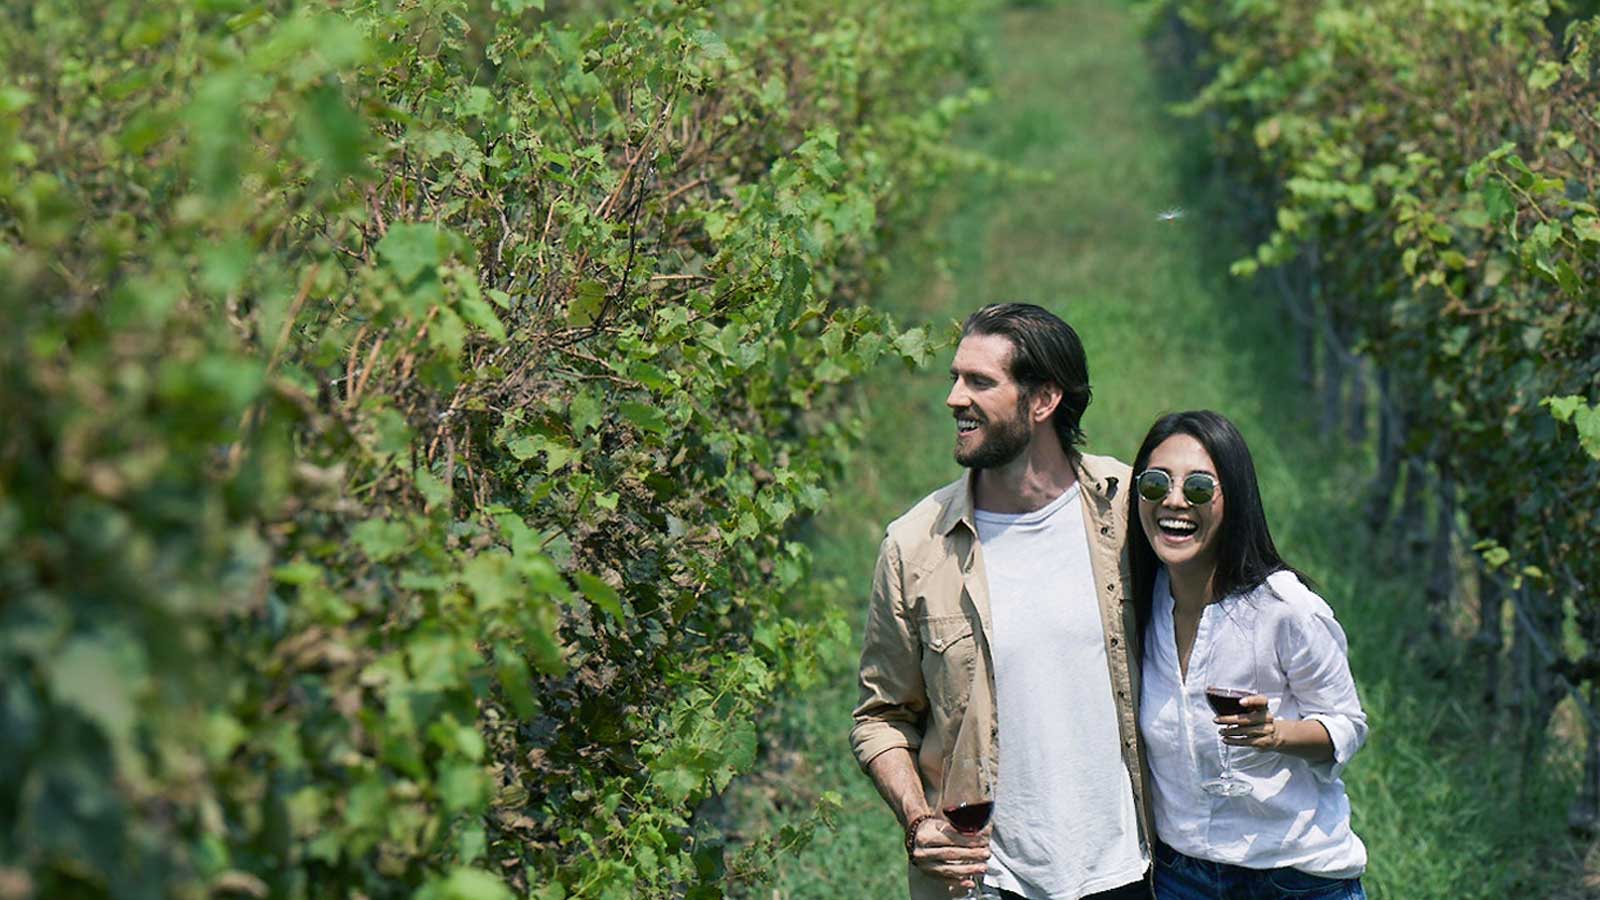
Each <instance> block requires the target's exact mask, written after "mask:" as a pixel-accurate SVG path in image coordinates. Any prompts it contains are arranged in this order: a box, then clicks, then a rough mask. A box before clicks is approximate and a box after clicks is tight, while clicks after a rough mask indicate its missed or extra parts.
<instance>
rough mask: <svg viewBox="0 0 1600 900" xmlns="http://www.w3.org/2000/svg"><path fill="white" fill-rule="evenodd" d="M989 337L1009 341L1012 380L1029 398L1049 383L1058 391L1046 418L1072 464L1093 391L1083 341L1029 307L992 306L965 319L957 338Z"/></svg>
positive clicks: (1043, 312) (1052, 316)
mask: <svg viewBox="0 0 1600 900" xmlns="http://www.w3.org/2000/svg"><path fill="white" fill-rule="evenodd" d="M973 334H994V335H999V336H1001V337H1003V338H1006V339H1007V340H1009V341H1010V342H1011V348H1012V349H1011V365H1010V374H1011V380H1012V381H1015V382H1016V383H1017V385H1018V387H1020V388H1021V389H1022V395H1023V397H1024V398H1025V399H1026V398H1029V397H1031V396H1032V395H1033V392H1034V391H1036V390H1038V389H1039V388H1041V387H1043V386H1045V385H1047V384H1053V385H1055V386H1056V387H1058V388H1060V389H1061V403H1060V404H1059V405H1058V406H1057V407H1056V412H1055V415H1054V416H1053V417H1051V420H1050V421H1051V424H1053V425H1054V426H1055V429H1056V436H1057V437H1059V438H1060V439H1061V449H1062V450H1064V451H1066V454H1067V456H1068V457H1069V458H1070V459H1072V461H1073V462H1074V463H1076V462H1077V460H1078V456H1079V454H1078V445H1079V444H1081V443H1083V428H1082V427H1081V423H1082V421H1083V411H1084V410H1086V409H1088V408H1089V400H1090V398H1091V397H1093V396H1094V392H1093V391H1092V390H1090V388H1089V361H1088V358H1087V357H1086V356H1085V355H1084V352H1083V342H1082V341H1080V340H1079V339H1078V333H1077V332H1076V331H1073V330H1072V326H1071V325H1068V324H1067V323H1066V322H1064V321H1062V320H1061V317H1060V316H1058V315H1056V314H1055V313H1053V312H1050V311H1049V310H1047V309H1044V308H1043V307H1039V306H1035V305H1033V304H1032V303H991V304H989V305H988V306H985V307H983V308H982V309H980V310H978V311H977V312H975V313H973V314H972V315H970V316H967V321H966V324H964V325H962V326H961V336H962V337H967V336H968V335H973Z"/></svg>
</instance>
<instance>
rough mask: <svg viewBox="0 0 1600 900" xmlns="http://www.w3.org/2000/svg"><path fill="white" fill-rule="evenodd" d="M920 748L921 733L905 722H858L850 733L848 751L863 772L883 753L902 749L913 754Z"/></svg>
mask: <svg viewBox="0 0 1600 900" xmlns="http://www.w3.org/2000/svg"><path fill="white" fill-rule="evenodd" d="M921 746H922V733H921V732H919V731H918V730H917V729H916V728H915V727H914V726H912V725H910V724H909V723H906V722H883V721H868V722H858V723H856V727H855V728H853V729H851V731H850V749H851V750H853V751H854V752H855V755H856V763H857V764H858V765H860V766H861V768H862V769H863V770H864V769H866V767H867V764H868V763H870V762H872V761H873V760H874V759H876V758H877V757H878V756H880V755H881V754H883V753H884V752H885V751H888V750H897V749H901V748H903V749H906V750H911V751H913V752H915V751H916V749H917V748H918V747H921Z"/></svg>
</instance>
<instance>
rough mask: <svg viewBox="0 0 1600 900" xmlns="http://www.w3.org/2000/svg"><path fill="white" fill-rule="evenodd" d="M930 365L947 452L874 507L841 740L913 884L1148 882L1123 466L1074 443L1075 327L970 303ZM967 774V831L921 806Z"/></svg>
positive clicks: (1109, 885)
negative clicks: (939, 481)
mask: <svg viewBox="0 0 1600 900" xmlns="http://www.w3.org/2000/svg"><path fill="white" fill-rule="evenodd" d="M950 375H951V378H952V382H953V383H952V385H951V388H950V394H949V396H948V397H947V398H946V400H945V404H946V405H947V406H949V407H950V410H951V412H952V413H954V415H955V423H956V447H955V458H956V462H958V463H960V464H961V465H962V466H965V467H966V468H967V469H968V472H967V473H966V475H965V476H964V477H963V478H961V479H960V480H958V481H956V482H955V483H953V484H950V485H947V486H946V487H944V488H941V489H940V490H938V491H935V492H934V493H933V494H931V495H929V496H928V497H927V498H925V499H923V500H922V502H920V503H918V504H917V505H916V506H914V507H912V509H911V511H910V512H908V513H906V514H905V515H904V516H902V517H901V518H899V519H898V520H896V521H895V522H893V523H892V524H890V525H889V528H888V533H887V536H886V537H885V538H884V541H883V545H882V547H881V548H880V550H879V554H878V564H877V571H876V573H875V575H874V580H873V590H872V602H871V607H870V610H869V612H868V617H867V626H866V633H865V637H864V640H863V646H862V651H861V673H860V678H861V702H860V705H859V706H858V707H857V708H856V711H855V727H854V728H853V729H852V730H851V734H850V740H851V745H852V747H853V749H854V751H855V754H856V758H857V760H858V762H860V764H861V766H862V767H863V768H864V769H865V770H866V771H867V773H868V774H869V775H870V776H871V777H872V780H873V782H874V783H875V784H876V785H877V788H878V792H879V793H880V794H882V795H883V798H884V800H885V801H886V802H888V804H889V807H890V808H891V809H892V810H893V811H894V813H895V815H896V816H897V817H898V818H899V819H900V823H901V825H902V826H904V827H905V829H906V850H907V853H908V854H909V855H910V866H909V867H908V870H909V878H910V882H911V896H912V898H913V900H934V898H945V897H948V896H950V894H951V892H952V891H953V890H955V889H956V888H958V887H969V886H971V885H972V884H973V883H974V881H975V880H976V879H977V878H978V877H980V876H982V877H983V878H984V885H985V887H986V889H988V890H994V889H996V888H998V889H999V892H1000V896H1002V897H1026V898H1033V900H1038V898H1050V900H1057V898H1069V900H1075V898H1082V897H1094V898H1096V900H1100V898H1118V900H1120V898H1123V897H1128V898H1133V897H1141V898H1148V897H1149V896H1150V895H1149V890H1148V888H1147V887H1146V886H1145V880H1144V877H1145V870H1146V868H1147V865H1148V862H1149V858H1150V851H1149V844H1150V837H1149V835H1150V829H1149V818H1148V815H1147V811H1146V806H1145V801H1144V797H1145V792H1144V785H1143V765H1142V763H1141V752H1140V748H1139V744H1138V724H1137V723H1138V719H1137V716H1136V714H1135V707H1134V704H1135V700H1136V698H1137V697H1138V695H1139V688H1138V672H1137V669H1136V665H1135V663H1134V661H1133V660H1132V658H1131V656H1130V651H1129V638H1130V637H1131V636H1132V635H1134V634H1135V631H1134V628H1135V626H1134V624H1133V606H1132V603H1131V601H1130V598H1129V597H1128V596H1127V595H1126V593H1125V589H1124V584H1125V582H1126V579H1127V569H1126V557H1125V555H1124V553H1123V550H1122V547H1123V534H1124V529H1125V528H1127V521H1126V520H1127V501H1126V496H1125V495H1124V494H1123V493H1122V492H1123V491H1124V490H1126V489H1127V488H1128V485H1129V482H1130V474H1129V470H1128V467H1127V466H1125V465H1123V464H1122V463H1119V462H1117V461H1115V460H1113V459H1109V458H1106V457H1097V456H1086V455H1084V454H1082V453H1080V452H1079V450H1078V447H1077V445H1078V444H1079V443H1081V441H1082V431H1081V430H1080V427H1079V422H1080V420H1081V418H1082V416H1083V412H1084V410H1085V409H1086V408H1087V407H1088V405H1089V398H1090V389H1089V374H1088V366H1087V362H1086V361H1085V359H1084V352H1083V345H1082V343H1081V342H1080V341H1079V340H1078V335H1077V333H1076V332H1074V331H1073V330H1072V328H1071V327H1070V326H1069V325H1067V323H1066V322H1063V321H1062V320H1061V319H1060V318H1058V317H1056V316H1055V315H1053V314H1051V313H1049V312H1047V311H1046V310H1044V309H1041V308H1039V307H1037V306H1033V305H1031V304H1021V303H1007V304H996V305H991V306H986V307H984V308H982V309H980V310H978V311H977V312H975V313H973V314H972V315H971V316H970V317H969V318H968V319H967V321H966V324H965V326H964V327H963V328H962V337H961V341H960V344H959V345H958V347H957V349H956V355H955V361H954V363H953V364H952V365H951V367H950ZM947 773H948V774H949V776H950V778H949V781H950V783H949V785H948V787H949V790H948V791H946V788H947V784H946V774H947ZM979 782H982V783H979ZM985 784H987V785H992V797H993V800H994V807H993V816H992V818H991V819H990V823H989V827H988V828H987V829H985V830H984V831H983V832H980V833H978V834H975V835H966V834H962V833H960V832H958V831H957V830H956V829H955V828H954V827H953V826H952V825H951V823H950V822H949V821H948V820H947V819H946V818H944V817H943V816H941V815H939V810H940V804H941V797H944V798H956V800H955V802H967V801H968V800H970V799H972V798H973V794H974V791H975V790H976V791H978V792H980V793H981V792H983V791H984V790H985V789H986V788H985ZM946 805H949V804H946Z"/></svg>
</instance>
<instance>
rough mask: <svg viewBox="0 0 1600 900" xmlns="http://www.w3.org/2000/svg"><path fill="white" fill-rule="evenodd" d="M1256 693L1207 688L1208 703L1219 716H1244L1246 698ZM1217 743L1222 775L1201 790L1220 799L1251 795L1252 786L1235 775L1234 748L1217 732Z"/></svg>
mask: <svg viewBox="0 0 1600 900" xmlns="http://www.w3.org/2000/svg"><path fill="white" fill-rule="evenodd" d="M1253 693H1255V692H1254V691H1252V690H1249V689H1247V688H1229V687H1210V686H1207V687H1206V702H1207V703H1209V704H1211V709H1212V710H1213V711H1214V712H1216V714H1217V715H1219V716H1242V715H1244V714H1245V712H1246V710H1245V707H1244V698H1246V697H1248V696H1250V695H1251V694H1253ZM1217 741H1218V742H1219V743H1220V744H1221V746H1222V775H1221V777H1219V778H1215V779H1213V780H1211V781H1208V782H1206V783H1205V784H1202V785H1200V789H1201V790H1202V791H1205V792H1206V793H1208V794H1213V795H1215V796H1218V797H1242V796H1244V795H1245V794H1248V793H1250V785H1248V784H1246V783H1244V782H1243V781H1240V780H1239V779H1238V778H1237V777H1235V776H1234V774H1233V754H1232V753H1231V752H1230V751H1232V749H1233V748H1232V747H1230V746H1229V745H1228V742H1227V741H1224V740H1222V732H1221V731H1220V730H1219V731H1218V732H1217Z"/></svg>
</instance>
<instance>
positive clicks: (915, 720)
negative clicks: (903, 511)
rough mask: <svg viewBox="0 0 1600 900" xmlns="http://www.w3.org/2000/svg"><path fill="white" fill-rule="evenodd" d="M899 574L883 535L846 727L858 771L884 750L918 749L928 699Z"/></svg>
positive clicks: (896, 556)
mask: <svg viewBox="0 0 1600 900" xmlns="http://www.w3.org/2000/svg"><path fill="white" fill-rule="evenodd" d="M903 574H904V572H903V568H902V563H901V558H900V550H899V547H898V546H897V545H896V544H895V543H894V539H893V538H892V537H886V538H884V541H883V544H882V545H881V546H880V547H879V548H878V564H877V567H876V569H875V571H874V572H873V576H872V601H871V603H870V604H869V606H868V607H867V625H866V630H865V633H864V634H863V637H862V641H861V669H860V688H861V695H860V702H859V703H858V704H857V705H856V709H855V714H854V719H855V725H854V727H852V728H851V729H850V746H851V749H852V750H853V751H854V752H855V756H856V762H857V763H858V764H860V765H861V767H862V768H866V766H867V764H868V763H870V762H871V761H872V760H873V759H874V758H875V757H877V756H878V755H879V754H881V753H883V752H884V751H886V750H893V749H895V748H898V747H904V748H906V749H909V750H912V751H915V750H916V749H917V748H918V747H920V746H922V729H923V720H924V716H925V714H926V711H927V708H928V696H927V691H926V689H925V687H924V685H923V682H922V646H921V641H920V639H919V637H918V635H917V630H916V627H915V625H914V623H913V622H912V621H911V620H910V616H909V615H908V614H907V611H906V608H905V592H904V578H903Z"/></svg>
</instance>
